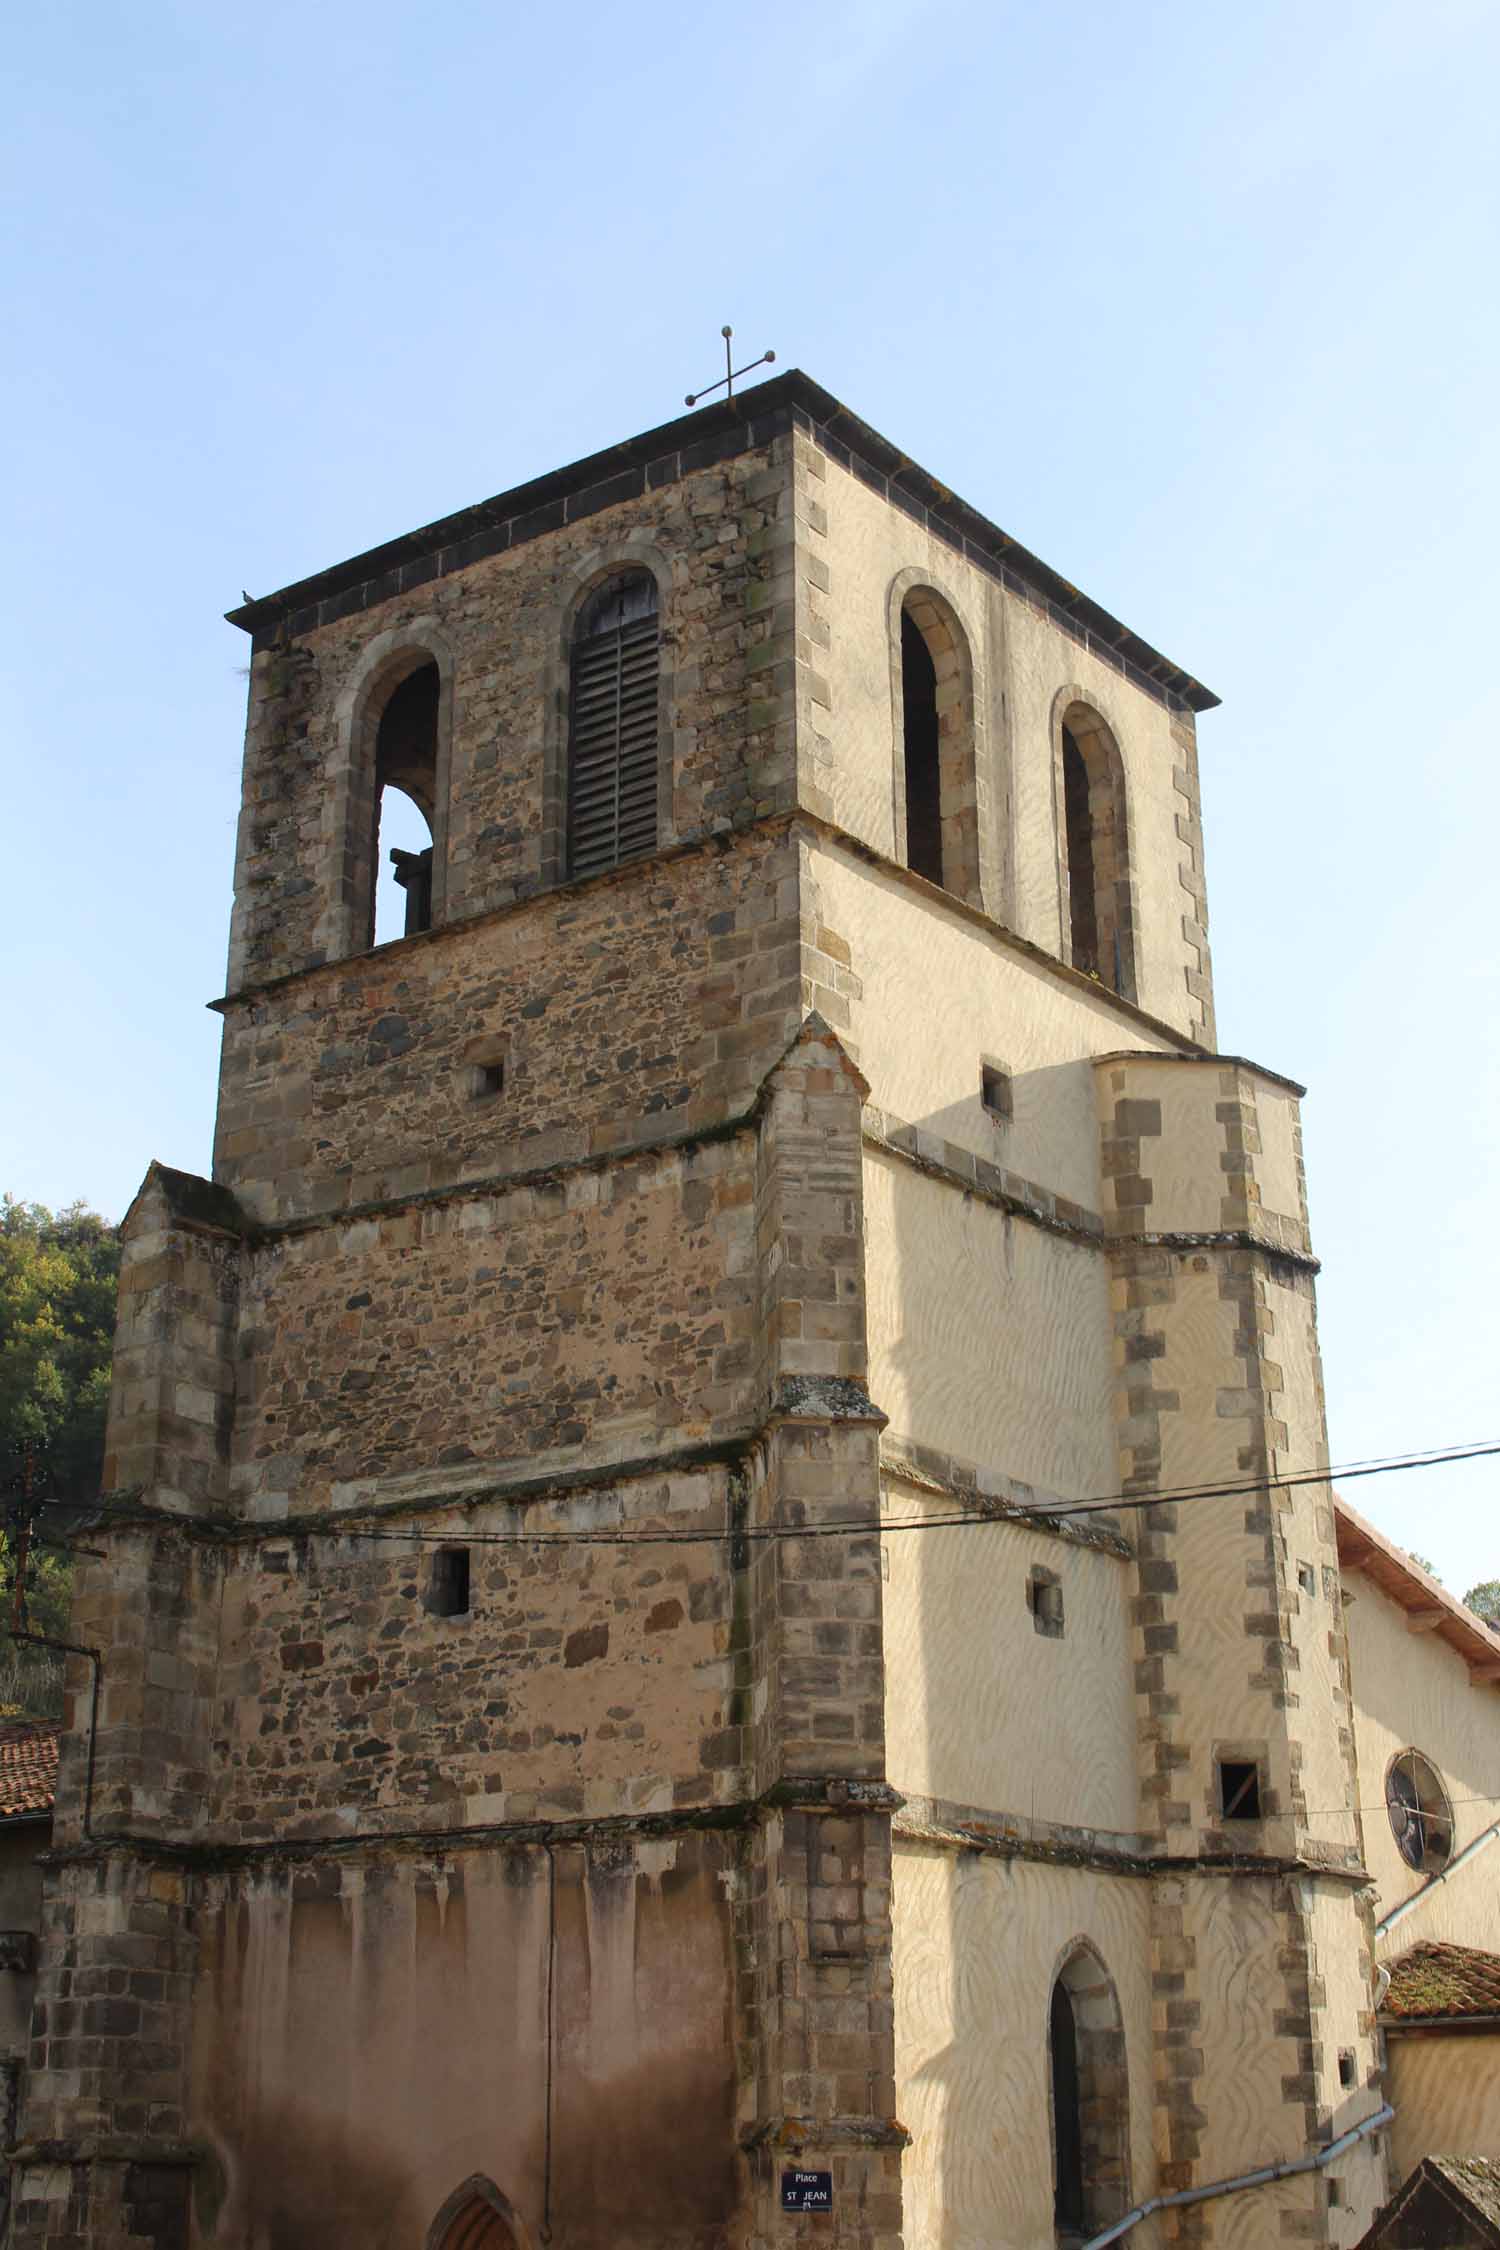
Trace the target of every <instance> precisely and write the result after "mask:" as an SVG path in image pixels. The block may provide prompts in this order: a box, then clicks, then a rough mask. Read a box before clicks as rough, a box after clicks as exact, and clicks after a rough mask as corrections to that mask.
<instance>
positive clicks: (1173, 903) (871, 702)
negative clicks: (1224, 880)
mask: <svg viewBox="0 0 1500 2250" xmlns="http://www.w3.org/2000/svg"><path fill="white" fill-rule="evenodd" d="M807 442H808V441H805V440H804V441H801V443H802V445H803V446H804V447H805V446H806V444H807ZM820 489H821V492H822V495H823V499H824V505H825V506H826V508H827V515H828V530H827V537H826V542H824V543H823V551H824V552H826V555H827V559H828V566H829V569H830V572H831V576H832V584H831V588H830V593H829V600H828V608H829V614H830V617H831V618H832V620H833V632H832V636H831V640H830V644H829V646H828V648H827V649H826V650H823V651H822V652H820V659H819V662H820V669H822V670H823V671H825V672H826V674H827V679H828V686H829V713H830V715H829V722H828V723H829V726H830V731H831V733H832V736H833V743H834V756H833V760H832V764H831V770H830V784H831V790H832V796H833V804H834V817H835V818H836V819H837V821H838V822H839V825H840V826H842V827H845V828H848V829H849V830H850V831H851V833H852V834H854V835H856V836H859V837H861V838H862V839H863V840H864V841H865V842H867V843H870V844H872V845H874V846H875V848H876V849H877V850H879V851H883V852H887V853H888V852H890V851H891V850H892V849H893V844H894V825H893V798H894V774H895V759H896V754H897V745H898V726H897V713H896V710H895V704H894V698H893V693H892V668H891V626H890V617H891V609H892V587H893V585H894V584H895V582H896V580H897V578H898V576H901V575H903V574H915V575H916V578H917V579H918V581H919V582H921V583H924V584H927V585H930V586H931V587H932V588H933V589H934V590H935V591H936V592H937V593H939V594H940V595H942V596H943V598H944V599H945V600H946V602H947V603H948V606H949V608H950V609H951V610H952V611H953V613H954V615H955V616H956V617H957V619H958V621H959V623H960V624H961V625H962V627H963V630H964V632H965V634H966V635H967V637H968V641H969V648H970V654H971V658H972V664H973V679H974V704H975V719H976V733H977V742H976V751H977V757H978V760H979V762H980V764H981V767H982V769H983V771H984V773H985V775H986V776H987V780H988V788H987V789H986V790H982V792H981V803H982V804H983V803H984V801H985V799H986V798H987V816H986V817H987V821H988V826H989V830H990V837H989V847H990V857H991V863H992V865H993V867H994V869H995V871H996V882H995V888H996V890H997V892H998V896H997V897H996V898H995V899H993V900H986V902H985V903H986V905H987V907H988V910H989V911H990V912H991V913H993V914H994V915H996V917H997V918H998V919H999V920H1002V921H1004V922H1006V923H1007V924H1008V925H1010V926H1011V927H1013V928H1015V929H1017V930H1019V931H1020V932H1021V933H1022V934H1023V935H1024V936H1026V937H1029V938H1031V939H1032V940H1033V941H1034V942H1035V943H1036V944H1038V945H1041V946H1044V947H1045V948H1046V949H1047V951H1048V952H1051V953H1056V952H1057V951H1058V950H1059V947H1060V943H1061V904H1060V901H1061V888H1060V881H1059V871H1060V861H1059V849H1058V836H1057V808H1056V804H1055V801H1054V799H1055V792H1054V780H1053V773H1054V760H1055V751H1054V739H1053V716H1054V705H1055V703H1056V700H1057V698H1058V696H1059V694H1060V693H1061V692H1062V691H1063V690H1064V689H1069V690H1072V691H1074V692H1075V694H1076V695H1079V696H1081V697H1082V698H1083V699H1085V700H1087V701H1088V702H1089V703H1091V704H1092V706H1093V707H1094V708H1095V709H1096V710H1097V711H1098V712H1099V713H1100V715H1101V716H1102V717H1103V718H1104V719H1105V720H1106V721H1107V722H1108V724H1109V726H1110V728H1111V730H1112V732H1113V733H1114V735H1115V738H1116V741H1117V742H1118V744H1119V747H1120V752H1121V756H1122V759H1123V761H1124V766H1125V773H1126V797H1127V817H1128V820H1129V823H1130V836H1131V857H1132V861H1133V865H1134V868H1135V872H1136V876H1137V887H1138V905H1137V912H1138V916H1139V920H1138V925H1137V936H1138V946H1139V952H1140V957H1141V958H1140V986H1139V997H1140V1001H1141V1004H1142V1006H1144V1007H1146V1008H1148V1009H1149V1010H1151V1011H1152V1013H1154V1014H1157V1015H1160V1016H1162V1017H1164V1018H1165V1019H1166V1020H1168V1021H1170V1022H1173V1023H1177V1024H1180V1025H1182V1027H1183V1028H1184V1029H1186V1028H1187V1025H1188V1005H1187V1003H1188V995H1187V990H1186V987H1185V985H1184V981H1183V969H1184V965H1185V961H1186V958H1187V957H1186V955H1185V951H1184V945H1183V935H1182V916H1183V913H1184V911H1185V910H1186V908H1187V906H1188V903H1189V902H1188V901H1187V899H1186V897H1185V894H1184V893H1183V891H1182V889H1181V887H1180V884H1179V881H1178V870H1179V867H1180V865H1181V862H1182V857H1183V852H1182V844H1181V839H1180V838H1179V836H1178V832H1177V825H1176V823H1177V816H1178V814H1179V813H1180V812H1181V811H1182V810H1183V800H1182V798H1181V797H1180V796H1179V795H1178V794H1177V793H1176V791H1174V789H1173V784H1172V777H1173V772H1174V770H1175V769H1178V768H1179V767H1180V765H1181V753H1180V751H1179V750H1178V749H1177V748H1176V746H1175V745H1174V743H1173V741H1172V736H1171V730H1170V721H1169V717H1168V713H1167V711H1166V709H1165V707H1164V706H1163V705H1162V704H1160V703H1158V702H1157V701H1156V699H1155V698H1154V697H1153V696H1149V695H1147V694H1145V693H1143V692H1142V691H1141V690H1140V689H1138V688H1135V687H1133V686H1132V685H1131V684H1130V683H1129V682H1128V681H1126V680H1125V679H1124V678H1123V677H1122V676H1121V675H1120V674H1119V673H1118V672H1116V671H1114V670H1113V669H1112V668H1111V667H1110V666H1108V665H1106V664H1103V663H1101V662H1100V660H1099V659H1098V658H1097V657H1096V656H1094V655H1092V654H1091V653H1090V652H1089V651H1088V650H1087V649H1085V648H1084V647H1083V646H1082V644H1081V643H1080V642H1078V641H1076V640H1075V639H1074V638H1073V637H1072V636H1071V635H1069V634H1067V633H1064V632H1062V631H1061V630H1060V629H1059V628H1058V627H1057V626H1056V625H1054V624H1053V623H1052V622H1051V620H1050V619H1048V618H1046V617H1044V616H1043V615H1042V614H1041V612H1040V611H1039V610H1037V609H1036V608H1034V607H1033V606H1032V605H1031V604H1030V603H1028V602H1026V601H1025V600H1023V599H1022V598H1021V597H1020V596H1018V595H1014V594H1011V593H1009V592H1007V591H1006V590H1005V589H1004V588H1002V587H1001V586H999V585H998V584H997V583H996V582H995V581H994V580H993V579H992V578H990V577H989V576H988V575H987V574H986V573H985V572H983V571H981V570H979V569H978V568H976V566H975V565H974V564H972V563H969V562H966V561H965V560H964V559H963V557H962V556H960V555H957V554H955V553H954V551H953V549H952V548H951V547H949V546H947V545H946V544H944V543H943V542H942V541H940V540H937V539H935V538H933V536H932V535H931V534H930V533H929V532H927V531H926V530H924V529H923V528H922V526H921V525H919V524H917V523H916V522H915V521H914V520H913V519H912V518H911V517H909V516H907V515H905V514H903V513H902V511H901V510H900V509H897V508H893V507H891V506H890V504H889V503H888V502H887V501H885V500H884V499H883V498H881V497H880V496H879V495H877V494H876V493H874V492H872V491H871V490H870V489H869V488H868V487H867V486H866V485H864V484H862V483H861V482H860V481H859V479H858V478H856V477H855V476H853V475H852V474H851V473H850V472H849V471H847V470H845V469H842V468H840V467H839V466H838V464H837V463H835V462H832V461H827V462H826V469H825V475H824V478H823V480H822V484H821V488H820ZM897 609H898V615H899V604H898V605H897Z"/></svg>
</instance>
